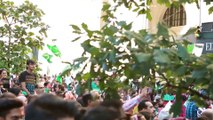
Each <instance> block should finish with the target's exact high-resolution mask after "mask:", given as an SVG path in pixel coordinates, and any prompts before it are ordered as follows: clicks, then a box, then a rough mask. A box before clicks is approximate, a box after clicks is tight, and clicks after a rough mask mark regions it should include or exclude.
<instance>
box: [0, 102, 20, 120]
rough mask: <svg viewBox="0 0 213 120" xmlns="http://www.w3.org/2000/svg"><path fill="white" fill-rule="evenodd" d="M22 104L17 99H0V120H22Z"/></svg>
mask: <svg viewBox="0 0 213 120" xmlns="http://www.w3.org/2000/svg"><path fill="white" fill-rule="evenodd" d="M23 106H24V105H23V102H22V101H20V100H19V99H17V98H2V99H0V120H22V119H23V118H24V107H23Z"/></svg>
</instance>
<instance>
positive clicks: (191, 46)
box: [187, 44, 194, 53]
mask: <svg viewBox="0 0 213 120" xmlns="http://www.w3.org/2000/svg"><path fill="white" fill-rule="evenodd" d="M193 49H194V44H190V45H187V51H188V52H189V53H192V52H193Z"/></svg>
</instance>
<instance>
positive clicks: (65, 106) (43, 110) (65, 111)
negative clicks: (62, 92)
mask: <svg viewBox="0 0 213 120" xmlns="http://www.w3.org/2000/svg"><path fill="white" fill-rule="evenodd" d="M77 114H78V110H77V106H76V104H75V103H73V102H70V101H65V100H63V99H62V98H60V97H57V96H54V95H52V94H44V95H42V96H39V97H38V98H36V99H35V100H34V101H32V102H31V103H29V104H28V106H27V107H26V112H25V120H74V118H75V116H76V115H77Z"/></svg>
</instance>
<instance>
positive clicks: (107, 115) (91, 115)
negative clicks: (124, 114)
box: [82, 106, 120, 120]
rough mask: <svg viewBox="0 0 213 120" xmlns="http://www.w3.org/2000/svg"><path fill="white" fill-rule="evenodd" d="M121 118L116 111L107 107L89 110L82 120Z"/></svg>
mask: <svg viewBox="0 0 213 120" xmlns="http://www.w3.org/2000/svg"><path fill="white" fill-rule="evenodd" d="M119 119H120V116H119V114H118V112H116V111H115V110H112V109H109V108H106V107H102V106H99V107H95V108H93V109H91V110H88V111H87V112H86V113H85V115H84V116H83V118H82V120H119Z"/></svg>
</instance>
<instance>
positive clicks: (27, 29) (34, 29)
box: [0, 0, 48, 73]
mask: <svg viewBox="0 0 213 120" xmlns="http://www.w3.org/2000/svg"><path fill="white" fill-rule="evenodd" d="M43 15H44V12H43V11H42V10H41V9H39V8H37V6H36V5H34V4H32V3H30V2H29V1H25V2H24V3H23V4H21V5H15V3H14V2H12V1H6V0H1V1H0V36H1V38H0V48H1V52H0V61H1V62H0V68H6V69H8V70H9V72H12V73H18V72H20V71H22V70H23V69H24V68H25V62H26V60H27V59H29V57H30V56H29V55H30V53H32V52H35V51H36V50H37V49H41V48H42V46H43V39H44V38H45V37H46V36H47V35H46V30H47V29H48V26H47V25H46V24H45V23H43V22H42V21H41V20H42V19H41V17H42V16H43ZM34 55H35V54H34ZM35 57H36V56H34V59H35Z"/></svg>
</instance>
